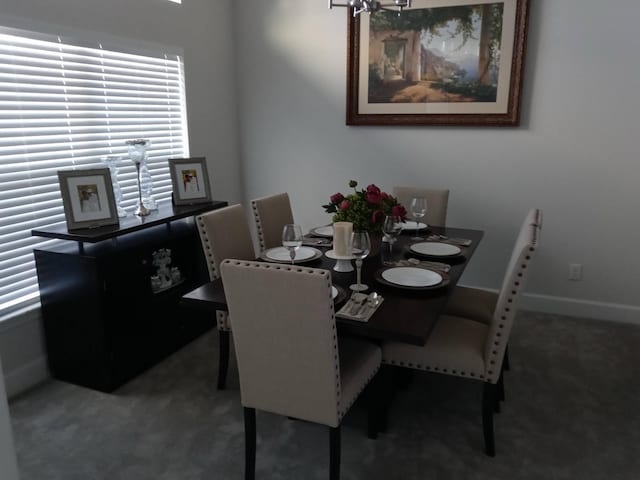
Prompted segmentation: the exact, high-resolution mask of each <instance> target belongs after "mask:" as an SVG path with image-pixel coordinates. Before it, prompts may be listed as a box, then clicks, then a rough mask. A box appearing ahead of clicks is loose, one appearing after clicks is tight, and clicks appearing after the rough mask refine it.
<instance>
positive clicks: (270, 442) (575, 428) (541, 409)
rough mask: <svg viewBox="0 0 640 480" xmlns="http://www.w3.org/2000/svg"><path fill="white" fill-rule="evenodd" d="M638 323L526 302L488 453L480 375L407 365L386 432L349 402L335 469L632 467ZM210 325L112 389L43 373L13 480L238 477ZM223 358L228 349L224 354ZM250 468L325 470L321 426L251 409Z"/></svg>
mask: <svg viewBox="0 0 640 480" xmlns="http://www.w3.org/2000/svg"><path fill="white" fill-rule="evenodd" d="M638 349H640V327H638V326H635V325H624V324H612V323H606V322H598V321H592V320H585V319H575V318H570V317H559V316H551V315H543V314H536V313H531V312H523V313H521V314H520V315H519V317H518V319H517V321H516V325H515V327H514V331H513V334H512V337H511V347H510V353H511V370H510V371H509V372H507V374H506V403H505V404H503V409H502V413H500V414H499V415H497V416H496V448H497V456H496V457H495V458H489V457H487V456H485V455H484V453H483V440H482V429H481V417H480V399H481V388H480V387H479V385H477V384H475V383H473V382H469V381H465V380H460V379H454V378H449V377H446V376H442V375H437V374H426V373H425V374H418V375H416V376H414V379H413V382H412V383H411V384H410V385H409V387H408V388H407V389H406V390H403V391H401V392H400V393H399V394H398V395H397V396H396V398H395V402H394V404H393V407H392V409H391V411H390V415H389V430H388V431H387V433H385V434H383V435H381V436H380V437H379V438H378V439H377V440H370V439H367V437H366V432H365V412H364V409H363V408H362V407H360V406H359V405H357V404H356V405H355V406H354V407H353V408H352V410H351V411H350V413H349V414H348V415H347V417H346V418H345V421H344V423H343V434H342V478H343V479H344V480H349V479H354V480H355V479H372V480H373V479H385V480H389V479H437V480H446V479H478V480H482V479H523V480H526V479H532V480H533V479H535V480H539V479H548V480H551V479H553V480H555V479H581V480H588V479H594V480H595V479H597V480H603V479H607V480H626V479H629V480H636V479H638V478H640V455H638V445H640V415H639V413H638V408H639V407H640V369H639V368H638V359H639V355H638V353H637V352H638ZM217 357H218V355H217V333H216V332H215V331H212V332H211V333H210V334H206V335H205V336H203V337H201V338H199V339H198V340H196V341H195V342H193V343H191V344H190V345H188V346H187V347H185V348H183V349H182V350H181V351H179V352H177V353H176V354H174V355H173V356H172V357H170V358H168V359H167V360H165V361H164V362H163V363H161V364H159V365H157V366H156V367H154V368H153V369H151V370H149V371H148V372H146V373H145V374H144V375H142V376H140V377H138V378H137V379H135V380H133V381H131V382H130V383H128V384H127V385H125V386H124V387H122V388H121V389H119V390H118V391H117V392H116V393H115V394H111V395H108V394H102V393H98V392H94V391H91V390H87V389H84V388H81V387H76V386H73V385H69V384H66V383H62V382H58V381H50V382H47V383H46V384H44V385H42V386H41V387H38V388H36V389H34V390H32V391H31V392H29V393H27V394H25V395H22V396H21V397H18V398H16V399H14V400H13V401H12V402H11V403H10V410H11V414H12V421H13V427H14V436H15V441H16V449H17V453H18V463H19V467H20V473H21V480H45V479H46V480H57V479H64V480H75V479H77V480H91V479H100V480H103V479H105V480H106V479H109V480H118V479H123V480H125V479H126V480H134V479H135V480H147V479H148V480H151V479H153V480H163V479H180V480H190V479H193V480H196V479H197V480H204V479H208V480H213V479H242V478H243V458H244V456H243V455H244V454H243V445H244V443H243V442H244V440H243V423H242V408H241V405H240V401H239V390H238V380H237V370H236V366H235V362H234V360H232V361H231V365H230V371H229V382H228V383H229V385H228V389H227V390H226V391H222V392H219V391H217V390H216V389H215V378H216V369H217ZM232 357H233V355H232ZM257 422H258V423H257V425H258V447H257V448H258V456H257V478H258V479H305V480H312V479H327V478H328V443H329V442H328V433H327V431H326V430H325V428H324V427H320V426H317V425H313V424H308V423H304V422H299V421H295V420H290V419H287V418H282V417H279V416H276V415H271V414H266V413H258V417H257Z"/></svg>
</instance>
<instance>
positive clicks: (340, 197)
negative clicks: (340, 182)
mask: <svg viewBox="0 0 640 480" xmlns="http://www.w3.org/2000/svg"><path fill="white" fill-rule="evenodd" d="M329 200H331V203H333V204H335V205H338V204H339V203H340V202H341V201H342V200H344V195H342V194H341V193H340V192H338V193H334V194H333V195H331V196H330V197H329Z"/></svg>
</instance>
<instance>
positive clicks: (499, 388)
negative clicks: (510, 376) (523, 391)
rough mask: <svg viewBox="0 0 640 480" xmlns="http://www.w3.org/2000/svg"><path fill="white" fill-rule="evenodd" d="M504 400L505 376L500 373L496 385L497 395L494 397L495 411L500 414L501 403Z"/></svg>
mask: <svg viewBox="0 0 640 480" xmlns="http://www.w3.org/2000/svg"><path fill="white" fill-rule="evenodd" d="M502 400H504V375H503V373H502V372H500V376H499V377H498V383H496V385H495V393H494V396H493V411H494V412H495V413H500V402H501V401H502Z"/></svg>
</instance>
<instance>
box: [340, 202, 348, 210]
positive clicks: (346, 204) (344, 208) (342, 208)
mask: <svg viewBox="0 0 640 480" xmlns="http://www.w3.org/2000/svg"><path fill="white" fill-rule="evenodd" d="M340 210H342V211H346V210H349V201H348V200H343V201H342V202H341V203H340Z"/></svg>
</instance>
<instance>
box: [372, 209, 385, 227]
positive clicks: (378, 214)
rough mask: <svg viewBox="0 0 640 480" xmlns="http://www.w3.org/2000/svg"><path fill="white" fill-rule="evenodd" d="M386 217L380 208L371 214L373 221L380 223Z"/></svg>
mask: <svg viewBox="0 0 640 480" xmlns="http://www.w3.org/2000/svg"><path fill="white" fill-rule="evenodd" d="M383 218H384V214H383V213H382V211H380V210H374V211H373V213H372V214H371V223H374V224H375V223H379V222H382V219H383Z"/></svg>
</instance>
